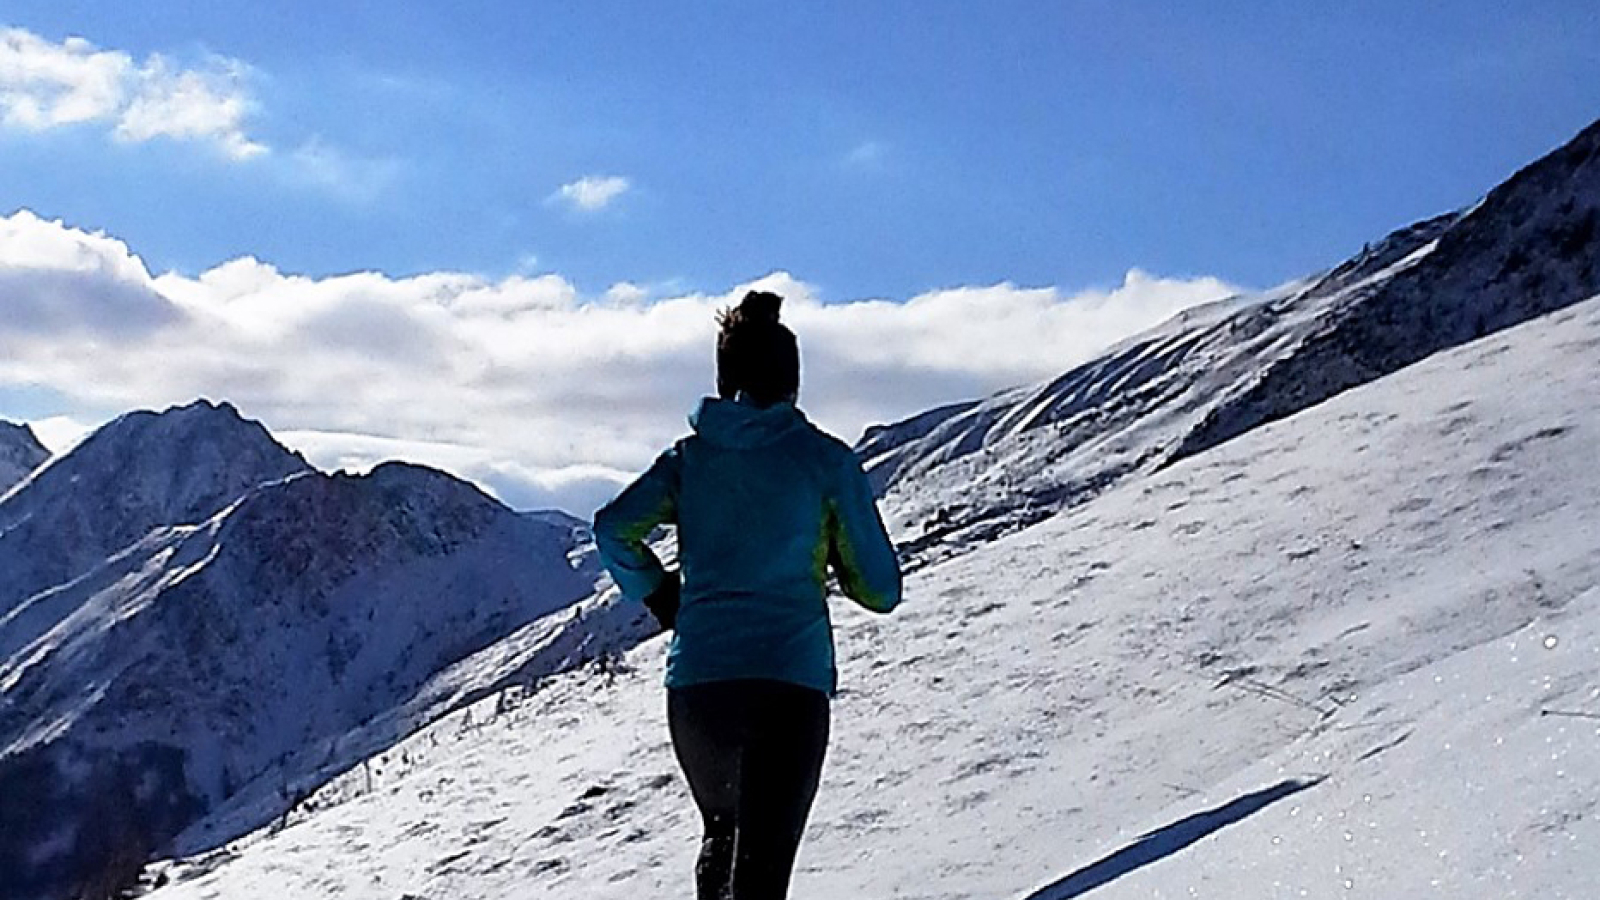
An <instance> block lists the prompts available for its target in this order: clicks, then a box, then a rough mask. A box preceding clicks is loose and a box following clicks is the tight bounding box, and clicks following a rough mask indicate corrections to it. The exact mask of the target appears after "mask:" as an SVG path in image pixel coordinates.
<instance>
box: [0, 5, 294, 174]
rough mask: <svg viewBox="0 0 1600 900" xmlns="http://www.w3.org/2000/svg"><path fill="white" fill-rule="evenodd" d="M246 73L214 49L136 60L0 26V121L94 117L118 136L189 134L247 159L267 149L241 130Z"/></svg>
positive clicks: (40, 125) (57, 122)
mask: <svg viewBox="0 0 1600 900" xmlns="http://www.w3.org/2000/svg"><path fill="white" fill-rule="evenodd" d="M249 72H250V69H249V67H248V66H246V65H245V64H244V63H242V62H239V61H238V60H234V59H229V58H227V57H222V56H210V57H208V58H207V59H206V60H205V61H204V64H203V65H201V66H198V67H194V68H185V67H183V66H180V65H178V64H177V63H175V62H174V61H173V60H171V59H169V58H168V57H165V56H162V55H161V54H151V55H150V56H149V57H148V58H147V59H145V61H144V62H142V63H141V62H138V61H136V60H135V59H134V58H133V57H131V56H129V55H128V54H126V53H123V52H121V51H116V50H102V49H100V48H98V47H96V46H95V45H94V44H91V43H90V42H88V41H86V40H84V39H83V38H79V37H69V38H67V39H66V40H64V41H62V42H60V43H55V42H52V41H49V40H46V39H45V38H42V37H40V36H38V35H36V34H34V33H32V32H30V31H26V30H24V29H21V28H0V125H4V126H6V127H10V128H14V129H21V130H26V131H44V130H47V129H52V128H61V127H66V126H73V125H86V124H98V125H101V126H105V127H107V128H108V129H109V132H110V134H111V136H112V137H113V138H114V139H115V140H118V141H122V142H127V143H143V142H145V141H149V140H152V139H154V138H171V139H174V140H182V141H196V142H201V143H208V144H211V145H213V146H215V147H216V148H217V149H219V150H220V151H221V152H222V153H223V154H225V155H226V156H228V157H230V158H233V159H240V160H243V159H249V158H251V157H255V156H260V155H262V154H264V153H266V152H267V147H266V145H265V144H262V143H260V142H259V141H256V140H255V139H253V138H251V137H250V136H249V135H247V134H246V132H245V127H244V124H245V119H246V117H247V116H248V115H249V113H250V111H251V109H252V108H253V101H252V100H251V97H250V95H249V93H248V91H247V90H246V86H245V82H246V80H247V78H248V76H249Z"/></svg>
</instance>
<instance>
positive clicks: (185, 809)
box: [0, 436, 598, 897]
mask: <svg viewBox="0 0 1600 900" xmlns="http://www.w3.org/2000/svg"><path fill="white" fill-rule="evenodd" d="M99 437H100V436H97V438H96V439H91V440H90V441H89V442H86V444H85V445H84V446H85V447H86V448H91V449H92V448H93V447H94V446H95V445H96V441H97V439H98V438H99ZM70 461H71V460H65V461H63V462H62V463H58V464H57V465H56V466H54V467H52V468H51V469H50V470H48V471H47V472H46V473H44V475H41V476H40V478H39V479H36V482H35V483H38V482H39V481H42V480H43V479H44V477H45V476H49V475H52V474H55V473H58V472H60V471H66V468H65V467H66V465H67V463H68V462H70ZM167 487H168V490H167V491H166V492H165V493H160V492H156V491H152V493H151V494H149V495H148V496H152V497H160V498H163V499H166V500H168V501H169V502H170V501H172V498H173V496H174V494H173V492H172V491H171V490H170V487H171V486H170V485H168V486H167ZM196 496H199V497H204V496H206V494H204V493H203V492H198V493H197V495H196ZM191 502H200V501H198V500H196V501H191ZM575 549H576V544H575V536H574V533H573V528H572V525H571V523H568V522H556V521H550V520H546V519H540V518H537V517H529V516H523V515H519V514H517V513H514V512H512V511H511V510H509V509H507V508H505V507H504V506H502V505H500V504H499V503H497V502H496V501H494V500H492V499H491V498H489V497H488V496H486V495H484V494H483V493H481V492H480V491H478V490H477V489H476V488H474V487H472V486H471V485H468V484H466V483H465V482H462V481H459V480H457V479H455V478H452V477H450V476H448V475H445V474H443V473H439V472H435V471H432V470H428V469H423V468H420V467H415V466H408V465H403V464H386V465H383V466H380V467H378V468H377V469H375V470H374V471H373V472H372V473H371V474H370V475H367V476H360V477H354V476H348V475H332V476H328V475H323V474H321V473H316V472H302V473H297V474H294V475H291V476H289V477H287V478H284V479H282V480H279V481H276V482H272V483H269V484H266V485H263V486H261V487H258V488H256V489H255V490H253V491H251V492H249V493H248V494H245V495H244V496H243V497H242V498H241V499H238V500H236V501H235V502H233V503H232V504H230V505H229V506H227V508H225V509H224V510H222V511H221V512H219V513H217V514H216V515H215V516H213V517H211V518H210V519H209V520H207V521H205V522H203V523H201V524H198V525H180V526H173V527H161V528H157V529H155V530H153V531H151V532H150V533H149V534H148V535H147V536H145V537H144V538H143V539H141V540H139V541H138V542H136V543H134V544H132V545H131V546H129V547H127V548H125V549H123V550H122V551H121V552H120V553H118V554H116V555H115V556H112V557H111V558H110V559H109V560H107V561H106V562H104V563H103V564H102V565H100V566H99V567H97V568H95V569H92V570H91V571H89V572H88V573H87V574H85V575H83V576H82V577H80V578H78V579H77V580H75V581H73V582H71V583H68V584H66V585H62V586H59V587H57V588H54V589H52V590H50V591H47V592H45V593H44V594H41V595H37V596H35V597H34V598H32V599H30V600H29V601H28V602H26V603H24V604H23V605H22V606H21V607H18V609H17V610H15V611H14V612H20V613H26V612H28V610H29V609H30V607H31V606H33V605H39V604H44V605H48V606H50V607H51V608H53V609H57V610H66V611H67V612H66V614H65V615H63V616H61V617H59V618H58V619H51V618H50V617H35V618H28V617H26V616H25V615H24V616H21V617H12V618H10V619H8V620H7V621H5V622H4V623H0V639H3V640H4V642H5V643H4V651H5V652H4V653H0V796H4V797H5V798H6V802H5V803H4V804H0V820H3V821H0V896H5V897H25V896H34V895H46V896H48V895H50V894H51V893H55V894H59V893H61V892H62V891H63V890H64V888H65V886H66V885H67V884H68V883H69V881H70V880H71V879H72V878H73V877H76V875H77V874H79V873H83V872H85V871H92V870H94V869H96V868H99V867H102V866H104V865H108V864H110V865H116V864H120V863H122V862H124V860H121V859H119V858H118V857H119V856H121V855H136V854H138V853H140V852H145V851H149V850H152V849H154V848H156V847H158V846H161V845H163V844H164V843H165V842H166V841H167V840H168V839H169V838H170V837H171V836H172V835H174V834H176V833H177V832H179V831H181V830H183V829H184V828H187V827H190V826H192V825H194V824H195V823H197V822H199V821H201V819H202V818H204V817H205V816H207V815H227V814H228V812H229V810H242V812H240V813H239V814H237V815H235V816H234V818H233V819H232V820H231V821H235V822H238V823H239V824H238V825H237V826H236V827H239V828H240V829H241V831H242V830H248V828H251V827H254V826H256V825H259V824H261V822H262V821H264V820H265V817H266V816H269V815H270V814H271V813H272V812H275V811H276V810H278V809H281V808H283V806H284V805H285V803H287V802H292V800H293V799H294V796H295V795H296V794H298V793H302V792H304V791H307V790H310V789H311V788H313V787H315V786H316V785H318V784H320V783H322V782H323V781H325V780H326V779H327V778H329V777H331V776H332V775H334V774H336V773H337V772H340V771H343V770H344V769H346V768H348V767H349V766H351V765H353V764H354V763H356V762H357V761H359V760H360V759H362V758H364V757H365V756H366V755H368V754H370V753H372V752H375V751H376V750H379V749H381V748H383V747H386V746H388V745H389V744H391V743H392V742H393V741H394V740H396V739H398V738H399V737H400V736H402V735H404V734H406V733H408V732H409V731H411V730H413V729H414V728H415V727H417V726H418V725H420V724H422V723H423V722H425V721H427V720H428V719H429V718H431V717H433V716H436V715H438V714H440V713H441V712H443V711H445V709H444V708H441V706H440V704H441V703H445V702H448V701H449V700H450V699H452V698H451V697H449V696H448V695H446V696H444V697H442V698H435V699H434V701H433V702H427V701H426V700H424V701H418V700H417V696H416V695H417V694H418V693H419V691H420V690H421V689H422V688H424V687H425V686H426V685H428V684H429V683H430V682H431V681H432V680H434V679H436V678H437V676H438V673H440V671H441V670H446V669H447V668H448V667H449V666H451V665H452V664H454V663H457V662H458V661H460V660H462V659H463V658H466V657H469V656H471V655H472V654H475V653H477V652H478V651H480V650H481V649H483V648H485V647H489V646H492V645H494V644H495V643H496V642H498V641H499V640H500V639H501V638H503V637H505V636H506V635H507V634H510V633H512V632H514V631H516V630H517V629H519V628H521V627H522V626H523V625H525V623H528V622H530V621H533V620H536V619H538V618H539V617H541V616H544V615H546V614H548V613H551V612H553V611H556V610H558V609H560V608H562V607H564V606H566V605H567V604H570V603H572V602H573V601H574V600H577V599H579V598H581V597H584V596H586V595H588V594H589V593H591V592H592V591H593V589H594V585H595V580H596V578H597V575H598V573H597V571H596V569H595V567H594V565H593V564H592V562H589V561H588V560H587V558H586V557H583V556H581V555H574V550H575ZM379 725H381V726H382V727H378V726H379ZM239 815H242V816H244V817H245V818H244V819H243V820H240V819H239ZM252 815H253V816H255V819H254V820H249V816H252ZM235 833H238V832H235Z"/></svg>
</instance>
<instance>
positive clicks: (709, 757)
mask: <svg viewBox="0 0 1600 900" xmlns="http://www.w3.org/2000/svg"><path fill="white" fill-rule="evenodd" d="M667 723H668V726H669V727H670V728H671V730H672V747H673V749H674V750H675V751H677V754H678V764H679V765H681V766H683V772H684V775H686V776H687V777H688V779H689V790H690V791H691V792H692V793H693V794H694V802H695V805H697V806H699V807H700V817H701V819H702V820H703V821H704V822H705V837H704V838H703V839H702V840H701V842H700V861H699V864H698V865H697V866H696V867H695V883H696V884H697V885H698V895H697V896H698V898H699V900H783V898H784V897H785V896H786V895H787V894H788V892H789V874H790V872H791V871H792V870H793V868H794V858H795V853H796V851H798V850H799V848H800V836H801V834H802V833H803V832H804V831H805V827H806V817H807V816H808V815H809V814H810V812H811V801H812V799H813V798H814V797H816V795H817V782H818V781H819V779H820V778H821V776H822V757H823V755H824V754H825V753H826V752H827V749H828V697H827V695H826V694H824V693H822V692H821V691H817V690H812V689H811V688H806V687H801V686H799V685H794V684H787V683H785V682H781V681H758V680H744V681H717V682H711V683H708V684H697V685H692V686H689V687H682V688H673V689H671V690H669V691H667Z"/></svg>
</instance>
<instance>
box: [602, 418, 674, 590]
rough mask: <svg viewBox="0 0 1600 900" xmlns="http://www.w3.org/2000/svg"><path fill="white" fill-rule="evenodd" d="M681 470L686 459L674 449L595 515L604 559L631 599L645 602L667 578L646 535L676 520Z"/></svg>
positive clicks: (607, 567) (616, 580)
mask: <svg viewBox="0 0 1600 900" xmlns="http://www.w3.org/2000/svg"><path fill="white" fill-rule="evenodd" d="M681 472H682V458H681V457H680V456H679V454H678V448H677V447H673V448H671V449H669V450H667V451H666V452H665V453H662V454H661V455H660V456H658V457H656V461H655V463H653V464H652V465H651V466H650V468H649V469H648V470H647V471H646V472H645V473H644V474H643V475H640V476H639V477H638V478H637V479H635V480H634V482H633V483H632V484H630V485H628V486H627V487H626V488H623V490H622V493H620V494H618V495H617V496H616V498H615V499H613V500H612V501H611V502H610V503H607V504H606V505H605V506H603V507H601V508H600V509H599V511H597V512H596V513H595V514H594V543H595V547H596V548H597V549H598V550H599V551H600V561H601V562H602V563H603V564H604V565H605V567H606V571H608V572H610V573H611V578H612V580H613V581H615V582H616V583H617V587H618V588H619V589H620V590H621V591H622V594H623V596H625V597H627V598H629V599H630V600H638V601H643V600H644V598H646V597H648V596H650V595H651V594H653V593H655V590H656V588H658V587H660V586H661V582H662V581H663V580H664V579H666V578H667V570H666V567H665V566H663V565H662V564H661V560H660V559H658V558H657V557H656V555H655V552H654V551H652V550H651V549H650V546H649V545H648V544H646V543H645V538H646V537H648V536H649V534H650V532H651V531H653V530H654V529H655V528H656V526H658V525H667V524H676V523H677V521H678V484H679V476H680V474H681Z"/></svg>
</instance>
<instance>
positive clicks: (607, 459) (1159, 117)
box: [0, 0, 1600, 514]
mask: <svg viewBox="0 0 1600 900" xmlns="http://www.w3.org/2000/svg"><path fill="white" fill-rule="evenodd" d="M640 10H648V12H643V13H642V12H640ZM1597 48H1600V7H1596V6H1595V4H1594V3H1593V2H1592V0H1585V2H1579V0H1565V2H1539V3H1526V4H1508V3H1503V2H1494V3H1491V2H1478V0H1460V2H1452V3H1450V4H1439V3H1395V2H1389V3H1369V2H1346V3H1339V4H1322V5H1316V6H1313V5H1309V4H1286V3H1256V4H1246V3H1235V2H1208V3H1204V4H1200V3H1191V4H1172V3H1153V2H1151V3H1132V2H1094V3H1089V2H1078V3H1072V2H1055V3H1020V2H991V3H981V4H980V3H946V2H929V0H922V2H895V3H866V2H854V3H843V2H837V3H835V2H809V3H803V4H760V3H679V4H670V5H669V4H649V5H647V4H639V3H630V4H622V3H608V2H586V3H571V4H559V5H557V4H534V3H520V2H487V0H463V2H457V3H451V4H443V3H415V2H387V3H382V4H377V3H365V4H323V3H318V4H312V3H304V2H293V3H287V2H286V3H273V4H266V3H255V4H223V3H202V2H182V3H179V2H162V0H148V2H140V3H137V4H104V3H85V2H64V0H49V2H44V0H8V2H7V3H6V5H5V7H4V9H3V10H0V289H3V293H0V298H3V299H0V303H4V304H6V306H5V311H6V315H5V316H4V317H0V418H7V419H12V420H24V421H29V422H32V423H34V424H35V425H36V427H37V428H38V430H39V431H40V432H41V434H44V435H45V436H46V438H47V443H51V444H52V445H54V446H55V447H57V448H58V449H59V448H61V447H63V446H65V445H67V444H70V441H71V440H72V439H73V438H74V436H76V435H79V434H81V433H83V431H84V430H85V429H87V428H90V427H93V426H94V425H95V424H97V423H98V422H101V421H104V420H105V419H106V418H108V417H110V416H112V415H115V414H117V413H120V412H123V411H125V410H127V409H130V408H134V407H156V408H159V407H161V406H164V405H166V404H174V403H185V402H188V401H190V400H192V399H194V398H195V397H197V396H208V397H211V398H213V399H226V400H231V401H233V402H234V403H235V404H236V405H237V406H239V407H240V408H241V409H243V410H244V411H245V412H246V413H247V414H249V415H253V416H257V417H259V418H262V419H263V420H264V421H266V423H267V424H268V425H269V426H270V427H272V428H273V429H274V430H275V432H277V433H278V434H279V435H280V436H282V437H283V438H284V440H286V441H287V442H289V443H291V445H293V446H295V447H296V448H297V449H302V450H304V451H305V452H307V453H308V455H310V456H311V458H312V459H313V461H314V462H317V463H318V464H320V465H323V466H325V467H330V468H331V467H350V468H361V467H364V466H366V465H370V464H372V463H373V462H375V461H377V460H379V459H383V458H391V457H396V456H398V457H403V458H408V459H414V460H419V461H423V462H430V463H433V464H436V465H440V466H442V467H444V468H447V469H450V470H451V471H455V472H458V473H460V474H465V475H467V476H468V477H472V478H474V479H475V480H477V481H478V482H479V483H481V484H484V485H486V486H488V487H490V488H491V489H493V490H494V491H496V493H498V494H499V495H500V496H502V497H503V498H505V499H507V500H508V502H512V503H513V504H515V505H519V506H542V505H556V506H563V507H565V508H568V509H570V510H573V511H576V512H579V513H580V514H587V512H588V511H589V510H590V509H592V508H593V504H594V503H595V502H598V500H600V499H603V498H604V496H606V495H607V494H608V493H609V492H610V491H612V490H614V489H615V487H616V485H617V484H618V483H619V482H620V481H621V480H622V479H624V478H626V477H627V475H628V474H629V473H630V472H633V471H637V470H638V469H639V468H640V467H642V466H643V465H645V464H646V463H648V462H649V460H650V458H652V457H653V455H654V453H655V451H656V450H657V449H659V447H660V446H661V444H662V443H664V442H665V441H667V440H670V439H671V438H672V437H674V436H676V435H677V434H679V433H681V432H682V430H683V413H684V412H685V411H686V409H687V408H688V407H689V406H690V405H691V404H692V402H693V399H694V398H695V397H696V396H697V395H699V394H700V393H703V392H705V391H707V390H709V388H710V385H711V383H712V378H713V375H712V372H711V365H710V361H711V353H710V346H711V344H710V342H711V339H712V325H711V322H712V313H713V312H714V310H715V308H717V307H718V306H719V305H722V304H725V303H727V302H730V301H731V300H732V299H733V298H735V297H737V295H738V294H739V293H741V292H742V291H743V290H744V289H746V288H748V287H750V286H752V285H761V286H764V287H769V288H773V289H778V290H781V291H782V292H784V293H785V294H786V296H788V297H789V298H790V304H789V305H788V306H787V307H786V313H785V315H786V318H788V319H789V320H790V321H792V322H795V323H796V327H797V330H799V332H800V335H801V341H802V351H803V353H805V354H806V356H805V359H806V363H805V365H806V370H805V371H806V375H805V378H806V381H805V387H804V388H803V395H802V403H803V405H805V406H806V408H807V410H808V411H809V412H810V413H811V414H812V415H813V418H815V419H816V420H817V421H819V422H820V423H822V424H823V425H824V426H825V427H828V428H830V429H831V430H834V431H835V432H837V433H839V434H840V435H841V436H843V437H845V438H846V439H847V440H852V439H854V438H855V437H856V435H858V434H859V433H860V429H861V428H862V427H864V426H865V425H867V424H870V423H873V422H882V421H889V420H893V419H896V418H899V417H903V416H906V415H911V414H914V413H916V412H918V411H921V410H923V409H926V408H928V407H930V406H932V405H935V404H939V403H944V402H949V401H952V400H956V399H965V398H968V397H973V396H980V395H982V394H984V393H987V392H989V391H993V390H996V389H998V388H1001V387H1005V386H1008V385H1011V384H1016V383H1019V382H1024V381H1028V380H1032V379H1040V378H1046V377H1050V376H1052V375H1055V374H1058V373H1060V372H1062V371H1065V370H1066V369H1068V368H1070V367H1071V366H1073V365H1075V364H1077V363H1079V362H1081V361H1083V360H1084V359H1086V358H1088V357H1089V356H1091V355H1092V354H1093V353H1094V352H1096V351H1097V350H1099V349H1100V348H1103V347H1104V346H1106V345H1107V344H1109V343H1112V342H1114V341H1116V340H1118V339H1121V338H1123V337H1125V336H1127V335H1129V334H1131V333H1133V332H1135V331H1138V330H1140V329H1143V328H1147V327H1149V326H1151V325H1154V324H1156V323H1157V322H1159V321H1160V320H1162V319H1163V318H1166V317H1167V316H1170V315H1171V314H1173V313H1174V312H1176V311H1178V310H1180V309H1182V308H1184V307H1186V306H1189V305H1192V304H1194V303H1198V302H1204V301H1206V300H1209V299H1215V298H1217V297H1221V296H1224V295H1226V294H1228V293H1231V292H1234V291H1236V290H1239V289H1248V288H1265V287H1269V286H1272V285H1275V284H1278V283H1281V282H1283V281H1285V280H1288V279H1291V278H1295V277H1299V276H1303V275H1306V274H1309V273H1311V272H1313V271H1315V270H1317V269H1321V268H1325V267H1328V266H1331V265H1334V264H1336V263H1338V262H1339V261H1341V260H1342V259H1344V258H1345V257H1347V256H1348V255H1350V254H1351V253H1353V252H1354V251H1356V250H1358V249H1359V248H1360V247H1361V245H1362V244H1363V243H1365V242H1367V241H1372V240H1376V239H1378V238H1380V237H1382V236H1383V235H1384V234H1385V233H1387V232H1388V231H1390V230H1392V229H1394V228H1397V227H1400V226H1403V225H1405V224H1407V223H1409V222H1411V221H1413V220H1415V219H1418V218H1421V217H1424V216H1429V215H1433V214H1436V213H1439V212H1443V211H1446V210H1450V209H1454V208H1458V207H1461V206H1464V205H1466V204H1469V203H1471V202H1473V201H1474V200H1475V199H1477V197H1478V196H1480V195H1481V194H1482V193H1483V192H1484V191H1486V190H1487V189H1489V188H1490V187H1492V186H1493V185H1495V184H1496V183H1498V182H1500V181H1501V180H1503V179H1504V178H1505V177H1507V176H1508V175H1510V174H1511V173H1512V172H1513V171H1515V170H1516V169H1517V168H1518V167H1520V166H1521V165H1523V164H1525V163H1527V162H1530V161H1532V160H1533V159H1535V158H1537V157H1538V156H1540V155H1542V154H1543V153H1545V152H1546V151H1548V150H1550V149H1552V148H1553V147H1555V146H1557V145H1559V144H1560V143H1561V142H1563V141H1564V140H1566V139H1567V138H1568V137H1570V136H1571V135H1573V134H1574V133H1576V132H1577V131H1578V130H1579V129H1581V128H1582V127H1584V126H1585V125H1587V124H1588V123H1589V122H1590V121H1592V120H1593V119H1594V118H1595V117H1596V116H1597V115H1600V49H1597Z"/></svg>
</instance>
